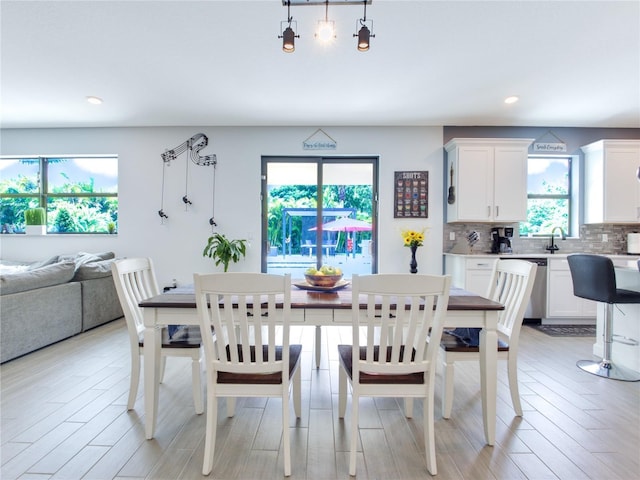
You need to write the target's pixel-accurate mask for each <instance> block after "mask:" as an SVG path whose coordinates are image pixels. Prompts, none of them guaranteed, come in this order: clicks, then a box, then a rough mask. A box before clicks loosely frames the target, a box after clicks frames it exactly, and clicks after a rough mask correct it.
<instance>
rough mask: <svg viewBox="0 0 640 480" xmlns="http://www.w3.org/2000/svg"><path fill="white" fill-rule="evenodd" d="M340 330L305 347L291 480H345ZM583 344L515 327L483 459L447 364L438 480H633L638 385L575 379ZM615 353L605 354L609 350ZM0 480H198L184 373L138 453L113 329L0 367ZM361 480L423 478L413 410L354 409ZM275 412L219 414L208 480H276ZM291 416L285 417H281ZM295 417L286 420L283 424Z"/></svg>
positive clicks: (163, 397)
mask: <svg viewBox="0 0 640 480" xmlns="http://www.w3.org/2000/svg"><path fill="white" fill-rule="evenodd" d="M348 332H349V330H348V329H339V328H326V329H324V333H325V335H324V336H323V338H324V343H325V344H324V345H323V363H322V365H321V367H320V368H319V369H316V368H314V367H313V365H312V347H313V337H314V332H313V327H311V328H310V327H296V329H295V331H294V332H293V334H292V338H296V337H297V336H299V340H300V341H301V342H302V343H303V344H304V358H303V414H302V418H301V419H299V420H297V421H296V420H295V419H294V418H292V427H291V438H292V472H293V474H292V477H291V478H292V479H303V478H305V479H310V480H311V479H313V480H315V479H337V478H348V477H349V475H348V452H347V450H348V445H349V439H348V421H349V416H348V412H349V410H347V418H346V419H345V421H342V420H340V419H338V415H337V390H338V388H337V385H338V382H337V377H338V364H337V355H336V344H337V343H339V342H340V341H344V340H342V339H341V335H348ZM592 343H593V339H592V338H566V337H564V338H557V337H550V336H547V335H545V334H543V333H540V332H538V331H535V330H534V329H531V328H528V327H525V328H523V332H522V339H521V347H520V359H519V361H520V387H521V394H522V400H523V402H522V403H523V408H524V417H523V418H517V417H515V416H514V415H513V410H512V408H511V401H510V397H509V390H508V385H507V383H506V369H505V367H506V365H504V363H503V362H500V366H499V368H500V371H499V384H498V422H497V439H496V440H497V441H496V445H495V446H494V447H489V446H486V445H485V443H484V433H483V428H482V421H481V405H480V397H479V386H478V381H477V379H478V375H479V373H478V372H479V370H478V366H477V364H474V363H473V362H463V363H460V364H457V365H456V376H455V378H456V382H455V398H454V409H453V414H452V418H451V419H450V420H444V419H443V418H442V417H441V415H440V409H439V405H440V403H439V402H440V391H441V385H440V380H441V377H440V373H438V384H437V385H436V402H437V403H436V405H437V412H436V441H437V461H438V475H437V477H435V478H439V479H442V480H445V479H474V480H475V479H521V478H522V479H524V478H527V479H543V478H544V479H546V478H561V479H571V480H573V479H599V480H609V479H625V480H627V479H632V478H639V475H640V473H639V472H640V441H639V440H640V383H627V382H618V381H611V380H605V379H601V378H598V377H595V376H593V375H589V374H587V373H584V372H582V371H580V370H579V369H578V368H577V367H576V366H575V362H576V360H578V359H583V358H591V355H590V352H591V345H592ZM614 348H615V347H614ZM0 373H1V382H2V392H1V393H2V403H1V408H2V410H1V416H2V424H1V428H2V431H1V435H2V444H1V445H2V469H1V475H0V476H1V478H2V479H3V480H9V479H14V478H20V479H40V480H43V479H73V480H76V479H95V480H98V479H195V478H201V477H202V476H201V474H200V471H201V467H202V455H203V444H204V424H205V417H204V415H195V412H194V407H193V401H192V396H191V386H190V381H191V373H190V365H189V360H187V359H169V361H168V363H167V372H166V375H165V381H164V383H163V384H162V385H161V387H160V391H161V394H160V410H159V418H158V426H157V429H156V437H155V438H154V439H153V440H145V438H144V429H143V414H144V413H143V397H142V393H141V392H142V388H141V389H140V393H139V396H138V401H137V403H136V406H135V410H133V411H130V412H127V411H126V400H127V392H128V387H129V384H128V381H129V380H128V379H129V352H128V344H127V333H126V330H125V325H124V321H123V320H117V321H115V322H112V323H110V324H108V325H105V326H102V327H99V328H97V329H95V330H93V331H90V332H87V333H84V334H81V335H78V336H76V337H74V338H71V339H69V340H66V341H64V342H61V343H59V344H56V345H54V346H51V347H49V348H46V349H43V350H41V351H39V352H35V353H32V354H30V355H27V356H26V357H23V358H21V359H17V360H15V361H12V362H9V363H7V364H4V365H2V367H1V370H0ZM361 405H362V407H361V416H360V420H361V424H360V442H359V444H360V446H359V454H358V478H359V479H422V478H431V477H430V475H429V474H428V473H427V471H426V465H425V460H424V453H423V452H424V444H423V435H422V408H421V407H422V405H421V404H420V402H416V406H415V409H414V418H413V419H409V420H408V419H406V418H405V417H404V416H403V414H402V410H401V409H400V405H401V402H400V401H398V400H395V399H381V400H375V401H373V400H364V401H363V402H362V403H361ZM280 411H281V410H280V403H279V401H277V400H269V401H266V400H262V399H252V400H249V399H241V400H239V401H238V405H237V410H236V416H235V417H234V418H227V417H226V412H225V408H224V402H222V408H221V409H220V416H219V419H218V422H219V428H218V437H217V449H216V463H215V465H214V472H213V474H212V475H211V478H216V479H271V478H282V475H283V467H282V458H281V456H280V455H281V451H282V449H281V445H280V443H281V428H280ZM292 411H293V409H292ZM292 416H293V413H292Z"/></svg>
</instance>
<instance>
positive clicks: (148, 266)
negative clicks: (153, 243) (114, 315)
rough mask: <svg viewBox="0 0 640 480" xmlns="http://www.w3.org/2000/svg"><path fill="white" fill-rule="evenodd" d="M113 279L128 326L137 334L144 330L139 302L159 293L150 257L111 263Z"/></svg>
mask: <svg viewBox="0 0 640 480" xmlns="http://www.w3.org/2000/svg"><path fill="white" fill-rule="evenodd" d="M111 272H112V274H113V275H112V277H113V281H114V283H115V286H116V292H117V293H118V299H119V300H120V304H121V306H122V311H123V313H124V317H125V320H126V322H127V328H128V329H129V330H130V333H132V332H131V330H135V332H136V335H137V334H139V333H141V332H142V331H143V330H144V321H143V314H142V308H141V307H139V303H140V302H141V301H142V300H145V299H147V298H151V297H154V296H156V295H158V293H159V289H158V284H157V281H156V276H155V272H154V268H153V261H152V260H151V259H150V258H124V259H120V260H115V261H114V262H113V263H112V264H111Z"/></svg>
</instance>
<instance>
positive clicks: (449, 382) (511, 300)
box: [441, 259, 538, 418]
mask: <svg viewBox="0 0 640 480" xmlns="http://www.w3.org/2000/svg"><path fill="white" fill-rule="evenodd" d="M537 268H538V266H537V265H536V264H535V263H533V262H528V261H526V260H516V259H513V260H510V259H506V260H503V259H501V260H497V261H496V263H495V265H494V268H493V273H492V275H491V279H490V282H489V286H488V290H487V294H486V295H485V296H486V297H487V298H490V299H491V300H495V301H496V302H499V303H501V304H503V305H504V310H501V311H499V312H498V325H497V332H498V345H497V348H498V359H503V360H505V359H506V360H507V374H508V378H509V390H510V391H511V401H512V403H513V409H514V411H515V412H516V415H517V416H519V417H521V416H522V405H521V403H520V391H519V389H518V343H519V340H520V329H521V327H522V321H523V319H524V313H525V310H526V308H527V304H528V303H529V299H530V298H531V291H532V289H533V282H534V280H535V277H536V269H537ZM478 330H479V329H478ZM476 333H478V332H476ZM441 351H442V354H443V361H442V364H443V367H444V373H443V376H442V378H443V383H444V385H443V389H442V416H443V417H444V418H450V417H451V411H452V409H453V390H454V382H453V373H454V364H455V362H459V361H469V360H473V361H479V360H480V347H479V346H478V345H477V344H475V342H471V344H469V342H467V341H465V340H463V339H461V338H460V336H456V335H452V334H450V333H448V332H447V331H445V332H444V334H443V335H442V341H441Z"/></svg>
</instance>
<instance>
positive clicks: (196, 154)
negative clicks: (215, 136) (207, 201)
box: [158, 133, 218, 226]
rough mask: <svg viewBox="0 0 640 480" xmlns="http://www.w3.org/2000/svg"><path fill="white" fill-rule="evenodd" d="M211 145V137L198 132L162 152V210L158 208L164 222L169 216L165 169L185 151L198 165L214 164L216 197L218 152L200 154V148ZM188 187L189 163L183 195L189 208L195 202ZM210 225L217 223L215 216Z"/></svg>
mask: <svg viewBox="0 0 640 480" xmlns="http://www.w3.org/2000/svg"><path fill="white" fill-rule="evenodd" d="M207 145H209V138H208V137H207V136H206V135H205V134H204V133H196V134H195V135H194V136H192V137H191V138H189V139H188V140H185V141H184V142H182V143H181V144H180V145H178V146H177V147H175V148H172V149H170V150H165V151H164V153H162V154H160V156H161V157H162V162H163V168H162V192H161V198H160V210H158V216H159V217H160V220H161V222H162V223H164V220H165V219H168V218H169V216H168V215H167V214H165V212H164V179H165V171H166V167H169V166H170V165H171V162H172V161H174V160H176V159H177V158H178V156H179V155H182V154H183V153H185V152H189V154H188V155H189V158H190V159H191V161H192V162H193V163H195V164H196V165H198V166H203V167H208V166H213V170H214V173H213V192H212V194H213V197H214V198H215V169H216V165H217V164H218V159H217V157H216V154H215V153H213V154H210V155H200V150H202V149H203V148H205V147H206V146H207ZM188 187H189V163H187V164H186V165H185V193H184V195H183V197H182V203H184V205H185V209H187V208H188V207H189V206H190V205H193V202H192V201H191V200H190V199H189V196H188ZM212 210H213V200H212ZM209 224H210V225H212V226H213V225H216V223H215V222H214V221H213V216H212V217H211V219H210V220H209Z"/></svg>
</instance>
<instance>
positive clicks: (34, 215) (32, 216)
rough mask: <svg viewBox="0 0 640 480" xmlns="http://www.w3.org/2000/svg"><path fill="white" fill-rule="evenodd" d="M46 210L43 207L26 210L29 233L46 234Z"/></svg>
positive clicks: (25, 216)
mask: <svg viewBox="0 0 640 480" xmlns="http://www.w3.org/2000/svg"><path fill="white" fill-rule="evenodd" d="M45 219H46V212H45V210H44V208H42V207H36V208H28V209H26V210H25V211H24V223H25V225H26V226H25V233H26V234H27V235H46V233H47V222H46V220H45Z"/></svg>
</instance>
